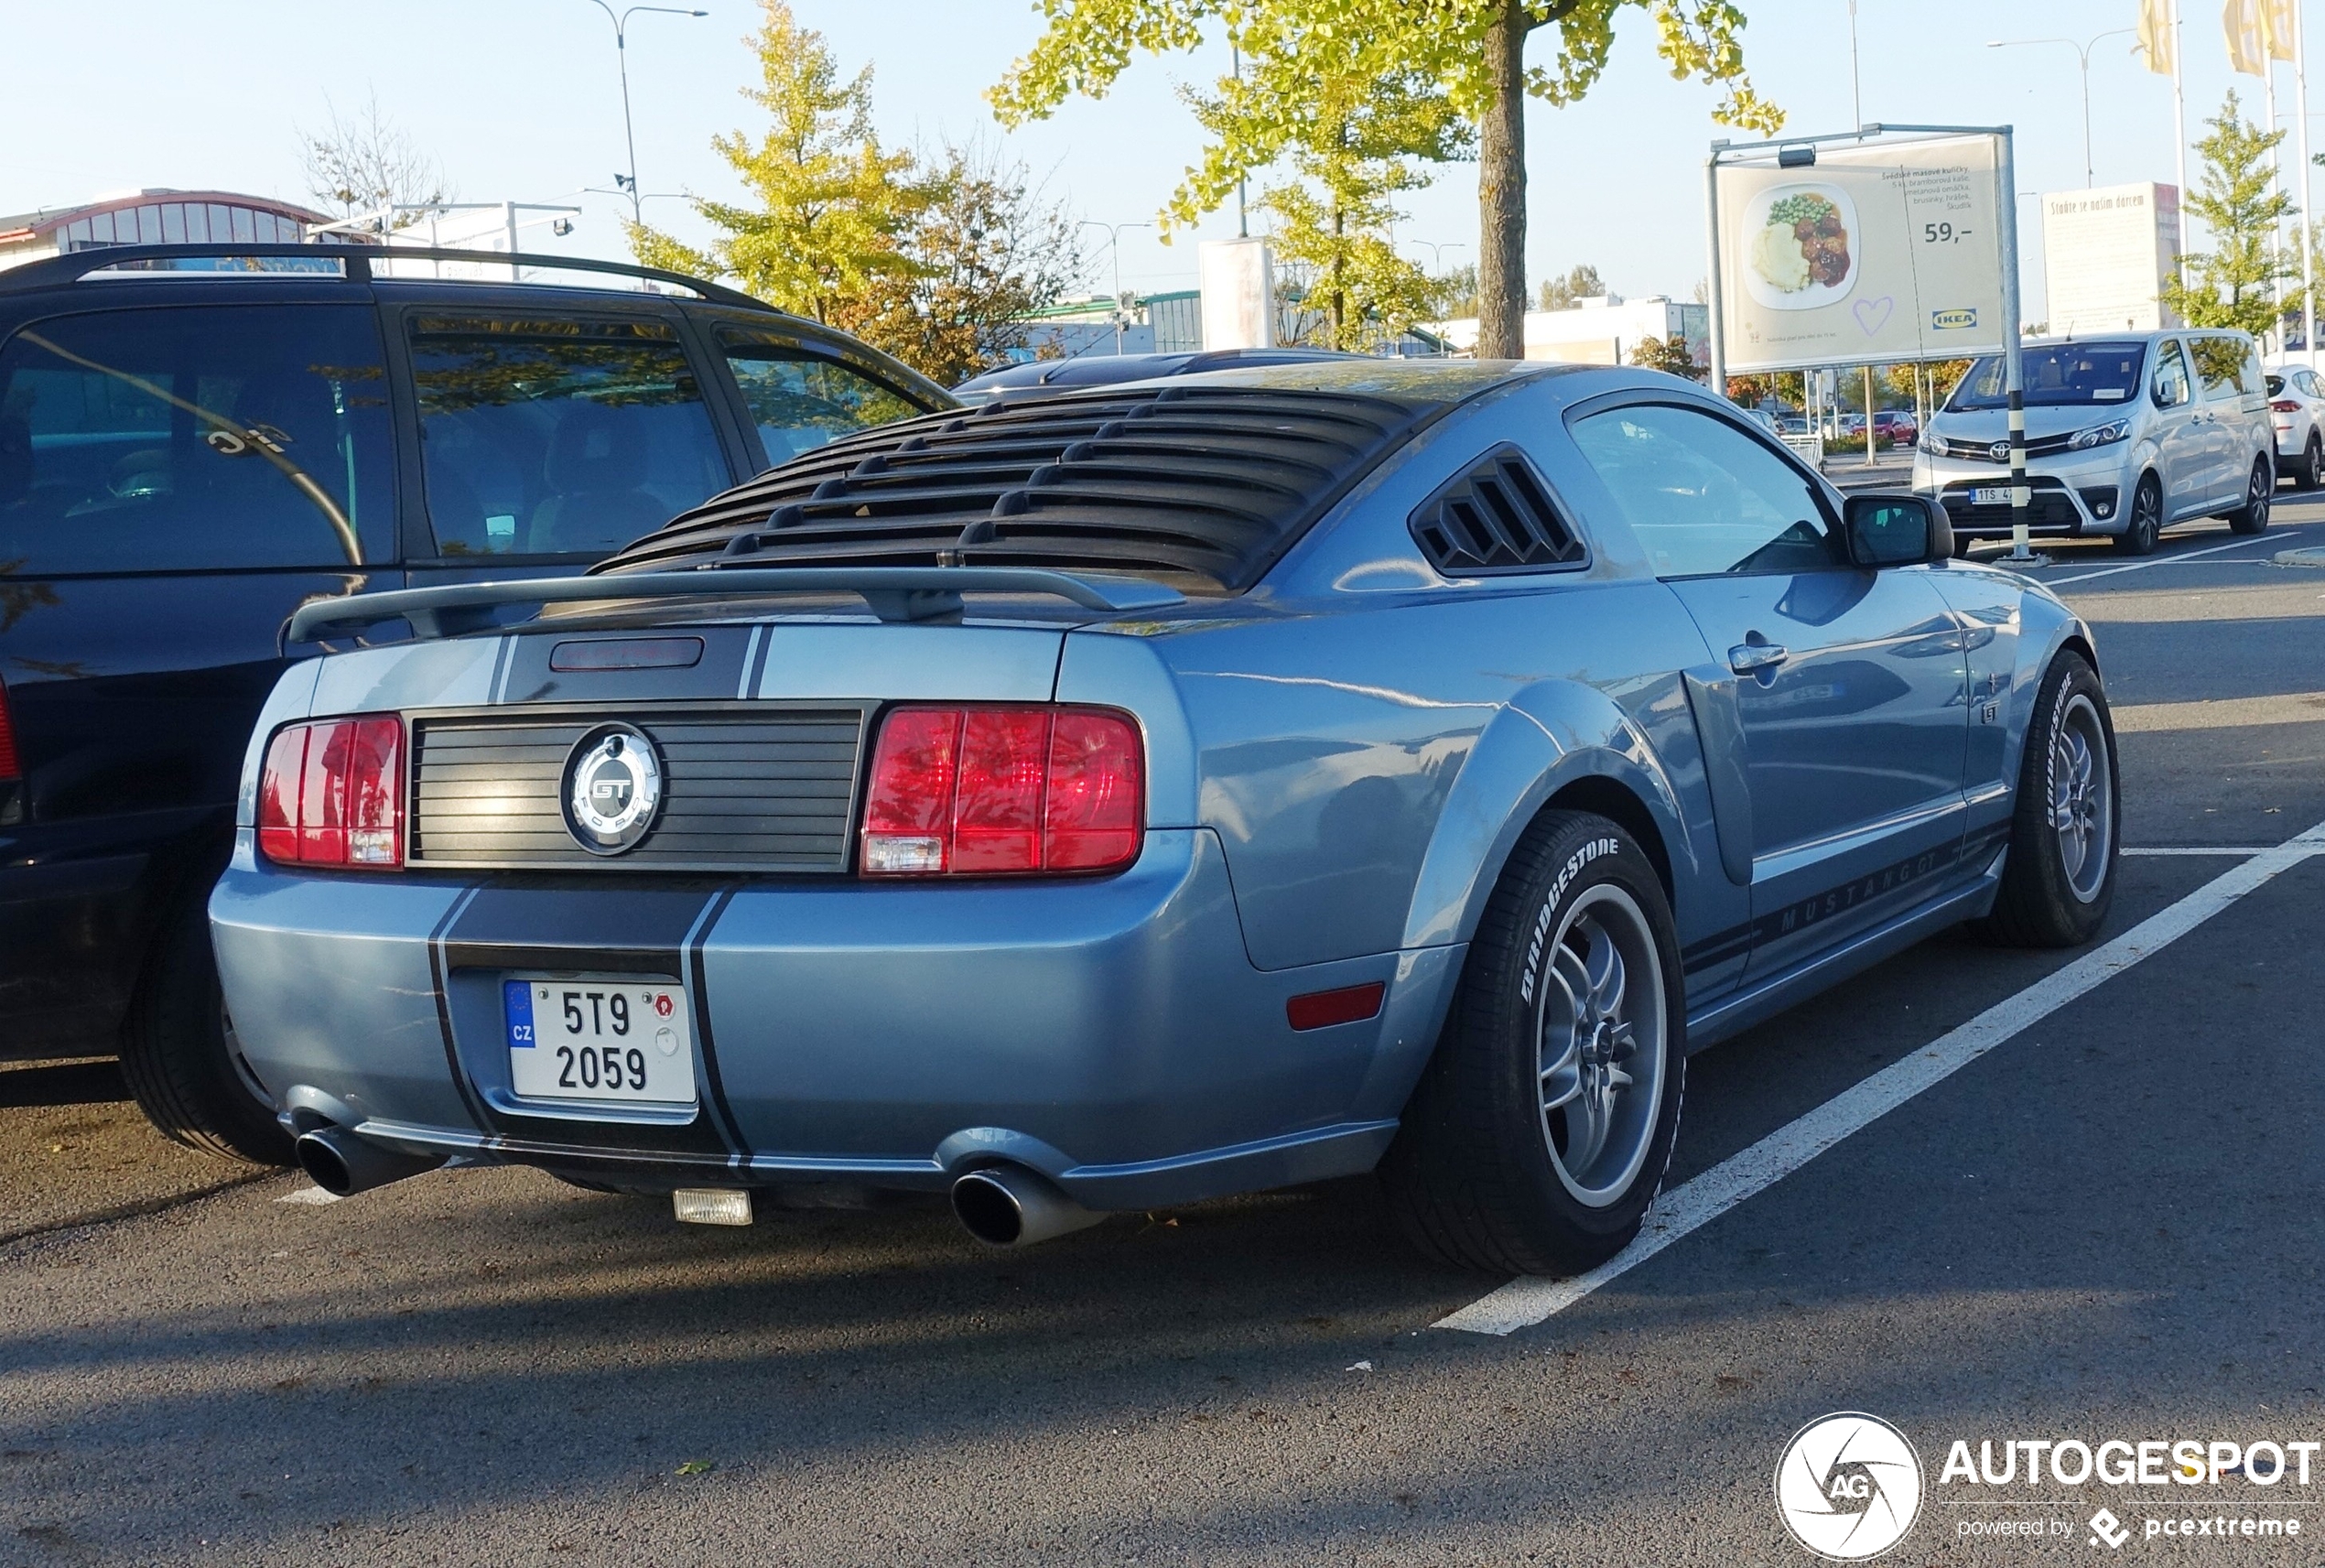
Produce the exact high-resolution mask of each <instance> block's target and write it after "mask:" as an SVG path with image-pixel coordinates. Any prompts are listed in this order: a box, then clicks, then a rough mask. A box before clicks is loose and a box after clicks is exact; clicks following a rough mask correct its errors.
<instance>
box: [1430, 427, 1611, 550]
mask: <svg viewBox="0 0 2325 1568" xmlns="http://www.w3.org/2000/svg"><path fill="white" fill-rule="evenodd" d="M1411 526H1412V536H1413V541H1414V543H1416V544H1418V545H1419V546H1421V553H1422V555H1424V556H1426V557H1429V564H1430V565H1431V566H1433V567H1434V568H1437V570H1439V571H1440V572H1443V573H1444V575H1445V576H1447V577H1477V576H1482V575H1485V574H1487V573H1493V572H1538V571H1549V570H1553V569H1555V568H1560V567H1578V566H1581V565H1583V564H1584V559H1585V558H1586V557H1587V555H1588V552H1587V551H1586V550H1584V547H1583V542H1582V540H1581V538H1580V537H1579V536H1578V535H1576V534H1575V533H1574V531H1573V529H1572V528H1570V527H1568V526H1567V525H1566V522H1565V519H1563V517H1561V516H1560V515H1559V514H1558V508H1557V506H1556V504H1555V503H1553V502H1552V500H1551V498H1550V491H1549V489H1548V487H1546V486H1545V485H1544V484H1543V483H1542V481H1541V478H1540V477H1539V476H1538V475H1536V474H1535V472H1534V470H1533V465H1532V464H1530V463H1529V462H1528V461H1527V460H1526V459H1525V457H1524V455H1523V454H1522V453H1520V452H1519V449H1517V448H1516V447H1509V446H1504V447H1497V448H1496V449H1494V450H1492V451H1490V452H1488V453H1487V454H1486V456H1485V457H1484V458H1483V459H1482V460H1479V461H1478V463H1477V464H1476V466H1475V467H1473V468H1472V469H1471V470H1469V471H1468V472H1467V473H1465V474H1464V475H1462V477H1461V478H1459V479H1458V480H1455V481H1454V482H1453V483H1452V484H1450V485H1448V486H1446V487H1445V488H1444V490H1441V491H1439V492H1437V493H1436V494H1435V495H1433V496H1432V497H1431V498H1430V499H1429V500H1428V501H1427V502H1426V503H1423V504H1422V506H1421V507H1420V508H1419V509H1418V510H1416V511H1415V512H1414V513H1413V514H1412V524H1411Z"/></svg>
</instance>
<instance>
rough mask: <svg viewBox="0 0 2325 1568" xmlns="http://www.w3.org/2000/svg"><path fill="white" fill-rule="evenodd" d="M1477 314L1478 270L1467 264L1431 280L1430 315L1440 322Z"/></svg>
mask: <svg viewBox="0 0 2325 1568" xmlns="http://www.w3.org/2000/svg"><path fill="white" fill-rule="evenodd" d="M1476 314H1477V269H1476V267H1475V266H1473V265H1468V264H1466V263H1465V264H1464V265H1460V266H1457V267H1454V268H1452V269H1451V270H1449V271H1447V272H1444V273H1442V274H1440V275H1439V276H1435V277H1433V278H1431V279H1430V280H1429V315H1430V318H1431V319H1433V320H1438V321H1448V320H1452V319H1454V318H1456V317H1461V316H1475V315H1476Z"/></svg>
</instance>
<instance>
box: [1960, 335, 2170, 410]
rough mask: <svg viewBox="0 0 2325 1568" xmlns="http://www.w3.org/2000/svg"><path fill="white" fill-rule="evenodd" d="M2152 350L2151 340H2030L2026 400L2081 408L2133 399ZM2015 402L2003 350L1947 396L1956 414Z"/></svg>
mask: <svg viewBox="0 0 2325 1568" xmlns="http://www.w3.org/2000/svg"><path fill="white" fill-rule="evenodd" d="M2145 355H2146V345H2144V344H2141V343H2138V342H2136V341H2135V342H2114V341H2101V342H2090V343H2034V344H2029V345H2028V347H2027V348H2025V349H2024V350H2022V351H2020V360H2021V362H2022V363H2023V365H2024V367H2025V375H2026V394H2027V395H2026V405H2027V406H2028V407H2029V408H2081V407H2093V406H2096V407H2104V406H2107V405H2109V404H2114V403H2126V402H2129V401H2130V400H2131V399H2132V398H2134V397H2136V396H2137V395H2139V371H2140V362H2141V360H2142V359H2143V358H2144V357H2145ZM2008 406H2010V397H2009V394H2008V392H2007V391H2006V388H2005V384H2004V377H2003V358H2002V356H2001V355H2000V354H1986V355H1984V356H1982V357H1981V358H1980V359H1979V360H1978V362H1976V363H1975V364H1974V365H1972V366H1971V367H1970V373H1969V374H1967V375H1965V376H1963V378H1962V384H1960V385H1959V386H1957V387H1955V388H1954V389H1953V395H1952V397H1951V398H1949V399H1947V401H1946V407H1947V409H1948V410H1950V411H1952V412H1955V413H1961V412H1963V411H1966V410H1969V409H1974V408H2007V407H2008Z"/></svg>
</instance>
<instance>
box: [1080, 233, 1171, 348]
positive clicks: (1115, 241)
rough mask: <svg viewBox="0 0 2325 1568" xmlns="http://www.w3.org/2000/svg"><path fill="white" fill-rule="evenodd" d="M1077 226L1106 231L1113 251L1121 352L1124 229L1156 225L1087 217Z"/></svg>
mask: <svg viewBox="0 0 2325 1568" xmlns="http://www.w3.org/2000/svg"><path fill="white" fill-rule="evenodd" d="M1076 227H1077V228H1083V229H1104V230H1105V231H1106V248H1107V249H1108V251H1110V252H1112V253H1113V257H1114V351H1115V352H1116V353H1117V354H1119V353H1120V352H1121V351H1122V326H1123V321H1122V318H1123V316H1124V314H1125V312H1124V311H1123V309H1122V231H1123V230H1125V229H1152V227H1154V225H1153V224H1152V223H1101V222H1098V220H1097V219H1095V218H1085V219H1083V220H1082V221H1081V222H1080V223H1078V224H1076Z"/></svg>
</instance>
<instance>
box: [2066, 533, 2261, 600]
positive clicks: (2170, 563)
mask: <svg viewBox="0 0 2325 1568" xmlns="http://www.w3.org/2000/svg"><path fill="white" fill-rule="evenodd" d="M2284 543H2285V541H2284V540H2282V539H2270V538H2268V537H2266V535H2263V536H2262V537H2259V538H2254V539H2239V540H2237V541H2236V542H2235V543H2234V544H2233V545H2212V546H2208V547H2206V548H2204V549H2201V550H2182V551H2180V552H2179V554H2178V555H2176V556H2154V557H2149V558H2148V559H2147V560H2144V561H2134V562H2132V563H2131V565H2129V566H2127V567H2102V568H2099V569H2098V570H2097V571H2095V572H2077V573H2076V574H2075V575H2074V576H2072V577H2049V578H2041V579H2037V580H2038V581H2039V582H2040V583H2041V584H2042V586H2043V587H2045V588H2064V587H2066V586H2067V585H2068V584H2069V583H2071V582H2089V581H2090V580H2091V579H2093V578H2101V577H2114V575H2115V574H2116V573H2117V572H2144V571H2146V570H2147V568H2150V567H2176V566H2178V565H2179V563H2180V562H2182V561H2192V560H2195V559H2196V558H2197V557H2201V556H2216V555H2219V554H2220V553H2221V552H2222V550H2250V549H2255V548H2257V547H2259V546H2262V545H2269V546H2276V547H2282V546H2283V545H2284Z"/></svg>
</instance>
